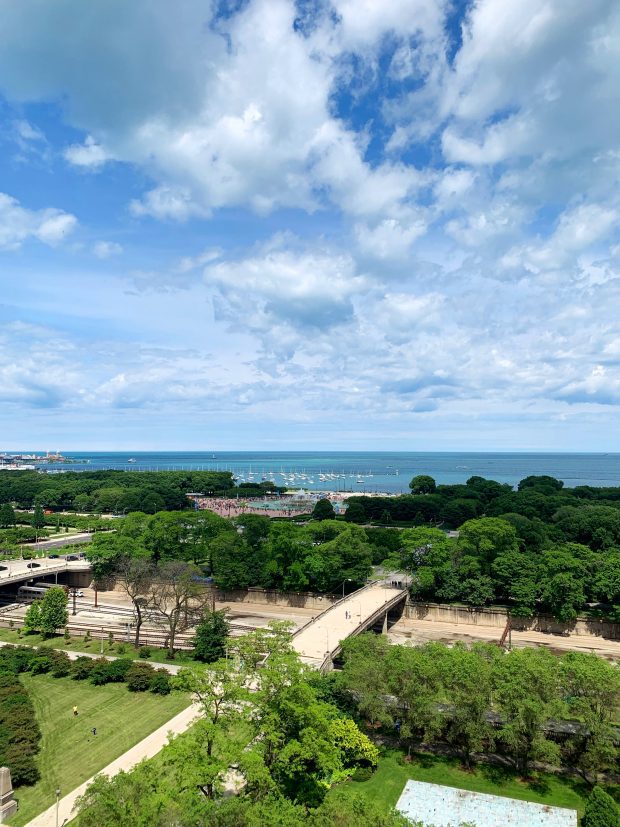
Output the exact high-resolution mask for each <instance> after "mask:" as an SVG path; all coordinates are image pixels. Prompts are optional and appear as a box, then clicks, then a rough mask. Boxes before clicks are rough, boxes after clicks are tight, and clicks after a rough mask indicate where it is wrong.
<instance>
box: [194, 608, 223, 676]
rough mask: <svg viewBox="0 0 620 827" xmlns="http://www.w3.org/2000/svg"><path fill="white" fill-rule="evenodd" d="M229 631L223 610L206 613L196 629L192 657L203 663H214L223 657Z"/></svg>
mask: <svg viewBox="0 0 620 827" xmlns="http://www.w3.org/2000/svg"><path fill="white" fill-rule="evenodd" d="M229 633H230V625H229V623H228V621H227V620H226V616H225V613H224V612H223V611H217V612H209V614H206V615H205V616H204V617H203V618H202V620H201V621H200V623H199V624H198V628H197V629H196V637H195V638H194V640H193V645H194V657H195V658H196V659H197V660H201V661H203V662H204V663H214V662H215V661H216V660H219V659H220V658H223V657H224V655H225V654H226V641H227V639H228V635H229Z"/></svg>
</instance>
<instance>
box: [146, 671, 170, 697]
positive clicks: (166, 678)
mask: <svg viewBox="0 0 620 827" xmlns="http://www.w3.org/2000/svg"><path fill="white" fill-rule="evenodd" d="M149 689H150V690H151V692H153V693H154V694H155V695H169V694H170V690H171V686H170V675H169V674H168V672H166V670H165V669H158V670H157V672H156V673H155V674H154V675H153V677H152V678H151V682H150V684H149Z"/></svg>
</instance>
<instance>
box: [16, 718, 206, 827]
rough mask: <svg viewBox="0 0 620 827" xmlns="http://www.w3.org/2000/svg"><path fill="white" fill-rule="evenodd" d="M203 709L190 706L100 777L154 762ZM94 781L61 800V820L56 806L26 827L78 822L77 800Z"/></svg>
mask: <svg viewBox="0 0 620 827" xmlns="http://www.w3.org/2000/svg"><path fill="white" fill-rule="evenodd" d="M200 708H201V707H200V704H192V705H191V706H188V707H187V709H184V710H183V712H179V714H178V715H176V716H175V717H174V718H171V719H170V720H169V721H168V722H167V723H166V724H164V725H163V726H161V727H159V729H156V730H155V731H154V732H151V734H150V735H147V737H146V738H144V740H142V741H140V742H139V743H138V744H136V745H135V746H134V747H132V748H131V749H130V750H127V752H126V753H124V754H123V755H121V756H120V757H119V758H117V759H116V760H115V761H112V763H111V764H108V766H107V767H104V768H103V769H102V770H100V771H99V772H98V773H97V775H108V776H110V777H113V776H114V775H116V774H117V773H119V772H121V771H122V770H124V771H125V772H129V770H132V769H133V768H134V767H135V766H136V764H139V763H140V761H142V760H143V759H144V758H152V757H153V756H154V755H157V753H158V752H159V751H160V750H161V749H163V747H165V746H166V744H167V743H168V735H169V734H172V735H180V734H181V733H182V732H185V731H186V730H187V729H188V728H189V727H190V726H191V725H192V724H193V723H194V720H195V719H196V718H197V717H198V715H199V713H200ZM94 778H95V776H93V777H92V778H89V779H88V780H87V781H85V782H84V783H83V784H80V786H79V787H76V789H75V790H73V791H72V792H70V793H69V794H68V795H65V796H64V797H63V798H61V799H60V800H59V802H58V820H56V804H53V805H52V806H51V807H49V808H48V809H47V810H45V811H44V812H43V813H41V814H40V815H38V816H37V817H36V818H33V819H32V821H29V822H28V824H27V825H26V827H56V825H57V824H58V825H59V827H60V825H63V824H67V823H68V822H69V821H70V820H71V818H75V813H73V808H74V807H75V802H76V800H77V799H78V798H79V797H80V796H81V795H84V793H85V792H86V788H87V787H88V785H89V784H92V782H93V780H94Z"/></svg>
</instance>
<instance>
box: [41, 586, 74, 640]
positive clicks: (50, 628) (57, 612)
mask: <svg viewBox="0 0 620 827" xmlns="http://www.w3.org/2000/svg"><path fill="white" fill-rule="evenodd" d="M67 602H68V598H67V593H66V591H65V590H64V589H62V588H60V586H52V588H51V589H47V591H46V592H45V594H44V596H43V600H42V601H41V619H40V627H41V633H42V634H43V636H44V637H52V636H53V635H55V634H56V632H57V630H58V629H60V628H61V627H64V626H66V625H67V620H68V619H69V613H68V611H67Z"/></svg>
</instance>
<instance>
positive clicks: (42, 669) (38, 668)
mask: <svg viewBox="0 0 620 827" xmlns="http://www.w3.org/2000/svg"><path fill="white" fill-rule="evenodd" d="M35 651H36V656H35V657H34V658H33V659H32V660H31V661H30V671H31V672H32V674H33V675H45V674H46V673H47V672H49V671H50V670H51V668H52V653H51V652H50V651H45V650H42V649H37V650H35Z"/></svg>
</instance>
